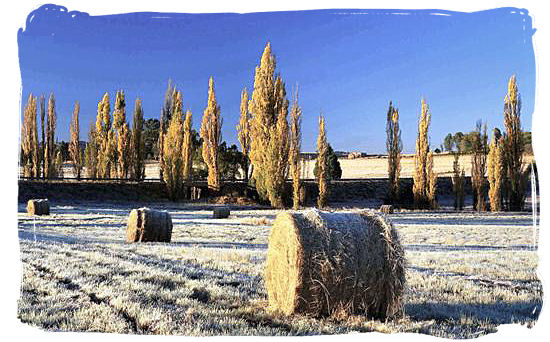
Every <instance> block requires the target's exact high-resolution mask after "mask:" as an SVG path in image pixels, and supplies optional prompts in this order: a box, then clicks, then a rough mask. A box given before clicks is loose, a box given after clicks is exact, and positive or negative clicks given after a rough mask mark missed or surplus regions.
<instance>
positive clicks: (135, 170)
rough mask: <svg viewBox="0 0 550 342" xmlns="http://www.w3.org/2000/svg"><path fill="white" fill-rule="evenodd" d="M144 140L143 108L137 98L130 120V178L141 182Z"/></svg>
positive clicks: (143, 164) (143, 162) (142, 177)
mask: <svg viewBox="0 0 550 342" xmlns="http://www.w3.org/2000/svg"><path fill="white" fill-rule="evenodd" d="M144 154H145V139H144V136H143V108H142V105H141V99H139V98H137V99H136V102H135V104H134V117H133V119H132V134H131V140H130V155H131V158H130V163H131V165H132V166H131V168H130V169H131V174H132V175H131V178H133V179H136V180H142V179H144V178H145V155H144Z"/></svg>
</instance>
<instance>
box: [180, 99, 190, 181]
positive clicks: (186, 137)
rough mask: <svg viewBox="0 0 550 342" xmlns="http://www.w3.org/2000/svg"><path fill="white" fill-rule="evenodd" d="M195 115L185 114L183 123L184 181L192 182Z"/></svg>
mask: <svg viewBox="0 0 550 342" xmlns="http://www.w3.org/2000/svg"><path fill="white" fill-rule="evenodd" d="M192 126H193V114H192V113H191V111H190V110H188V111H187V112H186V113H185V121H184V122H183V151H182V153H183V179H184V180H187V181H188V180H190V179H191V176H192V173H193V139H192V136H193V131H192V128H193V127H192Z"/></svg>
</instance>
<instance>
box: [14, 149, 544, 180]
mask: <svg viewBox="0 0 550 342" xmlns="http://www.w3.org/2000/svg"><path fill="white" fill-rule="evenodd" d="M471 158H472V157H471V156H470V155H462V156H460V161H459V162H460V166H461V167H463V168H464V171H465V174H466V175H467V176H469V175H470V174H471V169H472V161H471ZM533 160H534V158H533V155H525V156H524V157H523V162H524V164H525V165H527V164H529V163H530V162H531V161H533ZM338 161H339V162H340V166H341V167H342V178H385V177H387V176H388V159H387V157H386V156H368V157H363V158H356V159H347V158H339V159H338ZM453 161H454V157H453V155H452V154H448V153H441V154H434V171H435V172H437V173H438V175H440V176H450V175H452V172H453ZM314 167H315V160H307V161H306V162H305V169H304V171H303V173H302V178H310V179H313V178H315V177H314V175H313V168H314ZM413 172H414V155H413V154H404V155H402V156H401V177H412V175H413ZM19 173H20V175H23V168H20V171H19ZM63 174H64V176H65V177H69V178H71V177H73V171H72V168H71V165H70V163H68V162H66V163H65V164H64V167H63ZM145 178H146V179H151V178H156V179H158V178H159V168H158V163H157V162H156V161H154V160H149V161H147V163H146V167H145Z"/></svg>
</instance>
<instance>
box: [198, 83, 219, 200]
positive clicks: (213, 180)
mask: <svg viewBox="0 0 550 342" xmlns="http://www.w3.org/2000/svg"><path fill="white" fill-rule="evenodd" d="M221 128H222V120H221V118H220V106H219V105H218V102H217V101H216V93H215V91H214V78H212V77H210V80H209V81H208V103H207V106H206V109H205V110H204V113H203V115H202V124H201V130H200V135H201V138H202V158H203V159H204V162H205V163H206V165H207V167H208V187H209V188H210V189H213V190H214V191H219V190H220V173H219V168H218V146H219V145H220V143H221Z"/></svg>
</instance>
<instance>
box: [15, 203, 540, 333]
mask: <svg viewBox="0 0 550 342" xmlns="http://www.w3.org/2000/svg"><path fill="white" fill-rule="evenodd" d="M157 205H158V204H157ZM152 207H154V205H152ZM131 208H132V206H131V204H129V205H117V206H114V207H113V206H109V207H107V206H105V205H102V204H100V203H96V204H94V205H87V206H86V207H83V206H70V205H55V203H54V205H53V207H52V213H53V214H52V215H51V216H48V217H36V218H31V217H28V216H26V215H25V214H24V212H25V208H24V206H23V205H20V206H19V227H18V229H19V237H20V247H21V261H22V265H23V268H22V269H23V280H22V284H21V296H20V299H19V305H18V316H19V318H20V320H21V321H23V322H25V323H28V324H31V325H33V326H38V327H40V328H43V329H46V330H56V331H57V330H61V331H101V332H116V333H130V334H170V335H172V334H177V335H316V334H337V333H348V332H353V331H356V332H368V331H379V332H419V333H424V334H430V335H435V336H441V337H448V338H472V337H477V336H481V335H484V334H487V333H490V332H494V331H496V327H497V326H498V325H499V324H503V323H521V324H526V325H527V326H532V325H533V324H534V323H535V322H536V320H537V317H538V314H539V312H540V309H541V305H542V286H541V283H540V281H539V280H538V279H537V275H536V267H537V262H538V257H537V248H536V246H537V232H536V231H535V230H534V229H533V225H532V217H531V216H530V214H529V213H505V214H503V213H501V214H491V213H483V214H477V213H472V212H467V213H460V214H457V213H454V212H399V213H396V214H392V215H390V216H389V217H390V219H391V220H392V221H393V222H394V224H395V225H396V226H397V227H398V230H399V233H400V236H401V239H402V242H403V244H404V246H405V250H406V257H407V260H408V267H407V290H406V295H405V317H403V318H402V319H399V320H397V321H390V322H381V321H376V320H369V319H366V318H364V317H359V316H355V317H350V318H348V319H346V320H343V321H342V320H336V319H332V318H326V319H321V320H319V319H314V318H309V317H304V316H291V317H282V316H279V315H278V314H276V313H272V312H269V311H267V309H266V307H267V296H266V291H265V288H264V283H263V278H262V274H263V269H264V264H265V258H266V250H267V237H268V234H269V229H270V225H271V223H272V221H273V219H274V217H275V215H276V214H277V211H275V210H244V209H243V210H233V211H232V215H231V216H230V217H229V218H227V219H219V220H214V219H212V218H211V211H209V210H204V209H205V208H204V207H195V208H194V207H190V206H176V205H174V206H173V207H168V208H164V209H167V210H168V211H169V212H170V214H171V215H172V218H173V222H174V230H173V236H172V242H171V243H169V244H165V243H147V244H132V245H130V244H126V243H125V240H124V239H125V225H126V219H127V215H128V213H129V210H130V209H131Z"/></svg>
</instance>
